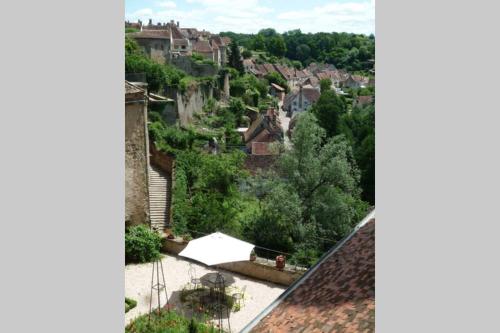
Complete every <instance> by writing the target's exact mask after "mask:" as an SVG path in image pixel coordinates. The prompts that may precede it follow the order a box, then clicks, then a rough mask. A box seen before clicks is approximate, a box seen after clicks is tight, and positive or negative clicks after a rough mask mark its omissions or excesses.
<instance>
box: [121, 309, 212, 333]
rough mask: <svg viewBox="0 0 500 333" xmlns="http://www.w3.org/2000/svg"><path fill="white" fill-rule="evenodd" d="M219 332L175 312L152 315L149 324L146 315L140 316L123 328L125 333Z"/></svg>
mask: <svg viewBox="0 0 500 333" xmlns="http://www.w3.org/2000/svg"><path fill="white" fill-rule="evenodd" d="M218 331H219V330H218V329H216V328H215V327H211V326H209V325H207V324H205V323H203V322H201V321H198V320H196V319H192V320H191V319H187V318H186V317H183V316H181V315H180V314H178V313H177V312H175V311H162V312H161V313H160V314H158V313H156V312H155V313H153V314H152V315H151V322H149V321H148V315H147V314H145V315H142V316H140V317H138V318H137V319H135V320H134V321H132V322H131V323H130V324H129V325H127V327H125V333H168V332H172V333H174V332H179V333H180V332H183V333H184V332H186V333H187V332H200V333H201V332H203V333H215V332H218Z"/></svg>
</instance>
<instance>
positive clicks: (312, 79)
mask: <svg viewBox="0 0 500 333" xmlns="http://www.w3.org/2000/svg"><path fill="white" fill-rule="evenodd" d="M304 83H309V84H310V85H311V86H313V87H315V86H317V85H318V84H319V80H318V78H317V77H315V76H311V77H308V78H307V79H306V80H305V81H304Z"/></svg>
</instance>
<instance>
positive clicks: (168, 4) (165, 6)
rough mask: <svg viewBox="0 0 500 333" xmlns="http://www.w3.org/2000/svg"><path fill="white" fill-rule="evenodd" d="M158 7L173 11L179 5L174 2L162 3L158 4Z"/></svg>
mask: <svg viewBox="0 0 500 333" xmlns="http://www.w3.org/2000/svg"><path fill="white" fill-rule="evenodd" d="M158 7H161V8H167V9H173V8H176V7H177V5H176V4H175V2H173V1H162V2H158Z"/></svg>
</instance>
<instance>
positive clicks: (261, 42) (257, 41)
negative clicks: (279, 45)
mask: <svg viewBox="0 0 500 333" xmlns="http://www.w3.org/2000/svg"><path fill="white" fill-rule="evenodd" d="M253 47H254V49H255V50H257V51H265V50H266V40H265V38H264V35H261V34H257V35H256V36H255V38H254V40H253Z"/></svg>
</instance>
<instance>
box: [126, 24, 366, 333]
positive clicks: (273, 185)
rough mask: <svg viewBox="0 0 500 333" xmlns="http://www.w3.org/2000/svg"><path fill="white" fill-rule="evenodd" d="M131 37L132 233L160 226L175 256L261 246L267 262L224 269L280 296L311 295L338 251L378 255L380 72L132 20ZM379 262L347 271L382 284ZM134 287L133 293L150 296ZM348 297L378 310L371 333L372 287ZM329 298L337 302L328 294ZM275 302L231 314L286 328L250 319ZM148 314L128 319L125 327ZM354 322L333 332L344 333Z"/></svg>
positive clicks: (252, 326) (256, 327) (251, 325)
mask: <svg viewBox="0 0 500 333" xmlns="http://www.w3.org/2000/svg"><path fill="white" fill-rule="evenodd" d="M125 30H126V42H125V48H126V68H125V121H126V126H125V144H126V154H125V157H126V215H125V224H126V227H127V230H131V228H135V227H137V226H141V225H144V224H146V225H150V226H151V227H152V228H153V229H155V230H156V231H158V232H160V234H161V235H162V251H163V252H166V253H169V254H171V255H177V254H178V253H179V252H180V251H182V248H185V246H186V244H188V243H189V241H190V240H191V239H193V238H197V237H200V236H202V235H207V234H210V233H212V232H216V231H220V232H224V233H226V234H228V235H231V236H233V237H236V238H239V239H243V240H245V241H248V242H252V244H255V245H256V247H255V251H254V252H255V253H254V254H255V257H256V258H257V260H254V261H249V262H248V263H241V264H239V265H225V266H223V268H224V269H226V270H228V271H231V272H234V273H236V275H237V276H238V274H240V276H241V279H242V280H241V281H244V280H245V279H248V278H251V279H257V280H264V281H267V282H268V283H274V284H276V286H281V287H276V288H277V289H272V290H274V292H273V291H272V290H271V289H270V290H267V291H264V289H261V290H262V292H263V293H266V292H267V293H268V294H269V295H275V294H276V293H277V294H276V296H277V295H278V294H279V293H281V292H282V291H283V290H284V289H283V288H286V287H289V286H291V285H292V283H293V282H296V287H294V288H297V286H298V285H300V284H305V285H307V284H308V283H309V282H308V279H309V273H308V272H309V271H312V270H313V268H314V267H316V266H318V265H323V266H322V267H323V269H326V268H325V267H326V266H325V265H338V259H335V260H333V258H334V257H335V256H337V257H338V256H339V253H342V251H343V250H342V248H340V249H339V250H338V251H337V250H335V251H334V250H332V249H333V248H334V246H335V245H336V244H337V245H338V244H339V243H340V241H342V240H344V241H345V240H346V239H348V238H349V239H350V238H352V239H353V241H352V242H350V241H349V242H348V243H347V244H348V245H346V246H348V247H349V250H346V251H351V252H352V251H353V249H354V248H355V247H356V246H361V247H364V246H366V244H365V243H360V242H359V241H357V239H358V236H357V235H358V234H357V232H361V231H359V230H368V231H363V236H362V237H364V238H366V239H367V240H368V241H369V242H371V241H372V240H373V237H374V233H373V230H372V229H373V228H374V223H375V222H374V221H375V217H374V204H375V201H374V174H373V173H374V112H375V111H374V110H375V109H374V103H375V94H374V91H375V69H374V66H373V67H372V68H370V69H369V70H366V71H351V72H349V71H347V70H346V69H344V68H337V67H336V66H335V64H333V63H319V62H310V63H307V66H302V65H301V64H299V66H297V65H291V62H290V61H279V60H277V61H276V59H274V58H272V57H267V56H266V55H263V54H262V53H263V52H260V51H255V50H249V49H246V48H245V47H243V46H241V45H238V41H237V40H235V39H232V38H231V37H229V36H227V35H225V34H223V33H221V34H212V33H210V32H209V31H206V30H204V29H203V28H201V30H200V28H193V27H183V26H182V25H181V22H178V21H177V22H176V21H174V20H171V21H169V22H167V23H163V22H156V23H153V22H152V20H149V22H148V23H147V24H145V23H143V22H141V21H138V22H125ZM285 60H287V59H285ZM372 63H373V64H374V62H372ZM362 220H363V221H362ZM360 221H362V223H360ZM365 225H367V227H366V228H365V227H364V226H365ZM368 225H369V227H368ZM367 228H368V229H367ZM127 232H128V231H127ZM346 237H347V238H346ZM360 237H361V236H360ZM354 240H356V241H354ZM370 244H371V243H370ZM372 250H373V249H372V248H370V246H368V248H364V250H363V251H365V252H366V253H368V257H363V258H362V259H360V261H359V262H356V261H349V262H345V263H343V265H344V266H346V267H345V268H342V269H346V270H351V269H353V268H354V269H355V270H356V269H358V268H357V267H358V265H363V266H362V267H363V268H362V269H365V268H366V269H367V271H366V272H367V273H366V274H371V275H373V274H374V272H373V270H372V266H373V268H374V256H373V253H372V252H373V251H372ZM339 251H340V252H339ZM277 255H278V257H279V256H281V257H283V258H286V264H284V269H280V270H276V269H275V268H274V258H277V257H276V256H277ZM330 256H331V257H332V260H330V259H328V258H330ZM166 260H171V259H168V258H167V259H166ZM176 260H178V259H176ZM276 260H277V259H276ZM325 263H327V264H325ZM166 264H167V262H166V263H165V265H166ZM168 264H169V265H178V264H180V263H174V262H170V261H168ZM190 265H191V264H190ZM349 265H350V267H347V266H349ZM133 267H134V266H128V267H127V268H130V269H132V268H133ZM190 267H191V266H190ZM333 267H334V266H332V268H330V269H334V268H333ZM339 267H340V266H339ZM359 267H361V266H359ZM202 269H203V268H201V267H199V268H198V270H202ZM270 269H271V270H270ZM130 274H132V273H130ZM134 274H138V273H134ZM141 274H142V273H141ZM167 275H168V274H167ZM316 278H317V277H315V279H316ZM325 278H326V277H322V279H325ZM338 278H339V279H340V278H341V277H340V276H339V277H338ZM344 278H347V276H344ZM373 278H374V277H373ZM146 280H147V279H146ZM238 281H239V280H238ZM299 281H300V282H299ZM330 282H331V283H332V284H335V283H338V281H337V280H335V281H333V280H332V281H330ZM330 282H326V281H325V283H330ZM136 283H137V282H134V284H131V285H130V287H128V288H130V289H127V290H128V293H129V295H130V294H131V293H133V294H134V295H135V297H140V293H137V290H138V289H137V288H138V287H137V284H136ZM248 283H250V282H248ZM176 287H180V286H176ZM142 288H144V287H142ZM255 288H257V289H258V288H264V287H257V285H256V287H255ZM345 288H354V289H353V291H352V292H353V293H355V292H357V291H355V290H363V292H362V295H361V294H360V297H361V296H362V297H366V298H367V299H369V301H368V303H366V304H365V303H364V304H363V305H362V307H363V310H362V311H361V310H360V311H361V312H363V316H364V319H363V320H364V322H363V325H365V326H363V327H364V328H363V329H366V330H367V331H370V332H371V331H372V329H373V321H374V290H373V293H372V289H374V279H372V278H369V279H364V280H356V283H353V284H351V285H350V286H348V287H345ZM257 289H256V290H257ZM327 289H328V288H327ZM325 290H326V289H325ZM346 290H347V289H346ZM142 292H147V291H146V289H143V290H142ZM256 292H257V291H256ZM287 292H288V289H286V290H285V293H287ZM276 296H275V297H276ZM280 297H281V296H280ZM318 297H319V298H321V297H326V298H325V302H328V301H332V302H333V299H331V298H330V296H329V295H326V294H325V293H324V292H320V291H319V290H318ZM261 298H262V299H263V300H264V297H261ZM372 298H373V301H372ZM347 301H348V300H347ZM263 302H264V301H263ZM265 302H267V303H265V304H260V303H258V302H257V301H255V304H253V303H252V302H251V301H249V304H248V306H247V308H246V310H245V311H248V312H245V311H243V310H242V311H240V313H238V312H236V313H235V314H234V316H233V315H232V316H233V319H232V320H234V321H235V323H234V325H236V327H239V329H243V328H244V326H246V327H245V328H244V331H248V332H250V331H252V332H253V331H255V332H257V331H266V330H264V327H268V326H269V325H277V326H275V327H279V322H278V323H272V324H270V323H271V321H272V320H274V319H267V320H266V321H265V322H264V321H263V322H262V324H258V320H257V321H256V319H254V320H253V321H252V322H250V321H249V320H250V319H251V318H254V317H255V318H259V317H258V316H257V315H258V314H259V313H260V312H261V311H262V310H264V307H265V306H267V305H268V304H269V302H270V300H267V301H265ZM308 302H309V301H308ZM335 302H338V299H335ZM251 304H252V305H251ZM145 306H146V305H145V304H140V305H139V306H138V307H137V308H136V309H135V310H132V311H130V312H129V313H128V314H127V316H128V317H127V323H128V322H129V321H130V320H132V319H133V318H135V317H136V316H137V315H139V314H141V313H144V312H143V311H145V309H146V308H145ZM253 306H255V307H254V308H252V307H253ZM279 306H280V307H285V308H286V301H281V303H280V305H279ZM332 306H333V303H332ZM355 307H356V306H354V308H355ZM141 311H142V312H141ZM269 311H271V309H269ZM269 311H268V313H272V312H269ZM323 311H325V312H324V313H323V315H326V314H327V313H328V311H329V310H328V309H325V310H323ZM361 312H360V313H361ZM291 313H292V314H291V315H292V316H293V315H294V314H293V311H292V312H291ZM261 315H262V314H261ZM315 315H322V314H321V313H319V314H318V313H316V314H315ZM238 316H245V318H243V317H241V318H240V317H238ZM351 319H352V322H351ZM297 320H299V318H297ZM354 322H355V319H354V318H350V319H349V320H344V321H343V322H342V323H340V322H333V321H332V322H328V323H323V326H324V327H326V328H327V329H326V331H335V330H332V329H331V328H332V327H335V325H345V326H342V327H344V328H348V327H350V325H351V324H352V325H354V324H353V323H354ZM232 324H233V323H232ZM247 324H248V325H247ZM358 324H359V323H355V325H358ZM238 325H239V326H238ZM308 325H309V324H308ZM366 325H367V326H366ZM304 327H309V328H311V327H312V326H304ZM339 327H340V326H339ZM352 327H354V326H352ZM359 327H361V326H359ZM233 328H234V327H233ZM328 328H330V329H328ZM221 329H222V328H221ZM224 329H225V330H227V327H224ZM289 329H291V328H289ZM278 331H280V330H276V332H278ZM282 331H283V330H282ZM306 331H307V330H306ZM346 331H352V332H354V331H360V330H348V329H347V330H346ZM130 332H132V331H130ZM273 332H274V331H273Z"/></svg>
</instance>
